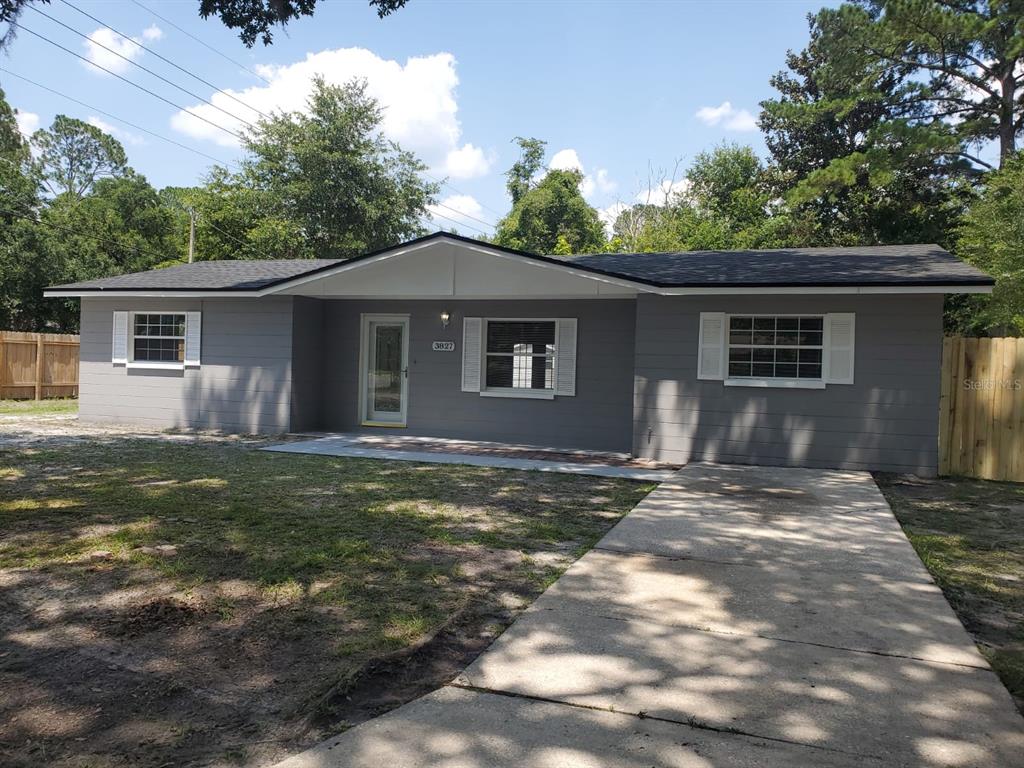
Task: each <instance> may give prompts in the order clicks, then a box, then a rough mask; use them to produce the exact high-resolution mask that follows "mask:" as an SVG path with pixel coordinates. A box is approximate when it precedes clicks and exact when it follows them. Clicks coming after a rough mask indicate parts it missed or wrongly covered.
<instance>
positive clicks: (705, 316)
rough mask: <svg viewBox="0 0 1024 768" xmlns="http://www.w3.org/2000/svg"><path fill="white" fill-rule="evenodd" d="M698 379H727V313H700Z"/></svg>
mask: <svg viewBox="0 0 1024 768" xmlns="http://www.w3.org/2000/svg"><path fill="white" fill-rule="evenodd" d="M697 378H698V379H712V380H716V379H717V380H721V379H723V378H725V313H724V312H701V313H700V338H699V341H698V342H697Z"/></svg>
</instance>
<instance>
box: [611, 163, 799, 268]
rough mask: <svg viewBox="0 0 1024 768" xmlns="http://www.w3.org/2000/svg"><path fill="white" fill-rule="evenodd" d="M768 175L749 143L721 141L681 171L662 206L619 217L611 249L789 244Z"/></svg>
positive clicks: (639, 208) (788, 228)
mask: <svg viewBox="0 0 1024 768" xmlns="http://www.w3.org/2000/svg"><path fill="white" fill-rule="evenodd" d="M767 173H768V171H767V169H766V168H765V167H764V165H763V163H762V162H761V160H760V158H758V156H757V154H756V153H755V152H754V150H753V149H751V148H750V147H746V146H741V145H738V144H723V145H721V146H719V147H716V148H715V149H714V150H712V151H710V152H702V153H700V154H699V155H697V157H696V158H694V161H693V163H692V165H691V166H690V167H689V168H688V169H687V170H686V174H685V177H684V178H685V182H686V183H685V184H684V185H680V186H681V187H682V189H681V190H680V191H678V192H676V193H675V194H673V195H670V196H668V199H667V200H666V201H665V204H664V205H652V204H650V203H641V204H638V205H635V206H633V207H632V208H631V209H627V210H626V211H623V212H622V213H621V214H620V215H619V217H618V219H617V221H616V224H615V231H616V234H617V237H616V238H615V241H614V242H613V247H615V248H616V249H618V250H628V251H633V250H635V251H640V252H650V251H693V250H717V249H730V250H731V249H742V248H776V247H782V246H786V245H790V244H792V242H791V241H792V234H793V233H792V223H791V221H790V217H789V215H788V213H787V211H786V210H785V208H784V207H783V206H781V204H780V203H779V202H778V201H776V200H774V199H773V190H772V186H771V185H770V184H769V183H768V182H767ZM662 186H663V188H671V187H672V185H671V183H669V184H668V185H667V187H666V186H665V183H664V182H663V183H662ZM626 232H630V233H631V238H630V240H629V242H627V241H626V238H624V237H623V235H624V234H625V233H626Z"/></svg>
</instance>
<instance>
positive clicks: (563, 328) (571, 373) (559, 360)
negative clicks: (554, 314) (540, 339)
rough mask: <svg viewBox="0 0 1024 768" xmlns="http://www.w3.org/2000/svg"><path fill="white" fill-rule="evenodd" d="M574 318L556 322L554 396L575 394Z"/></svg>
mask: <svg viewBox="0 0 1024 768" xmlns="http://www.w3.org/2000/svg"><path fill="white" fill-rule="evenodd" d="M576 325H577V323H576V318H575V317H563V318H560V319H559V320H558V324H557V329H556V333H555V394H556V395H568V396H570V397H572V396H574V395H575V394H576Z"/></svg>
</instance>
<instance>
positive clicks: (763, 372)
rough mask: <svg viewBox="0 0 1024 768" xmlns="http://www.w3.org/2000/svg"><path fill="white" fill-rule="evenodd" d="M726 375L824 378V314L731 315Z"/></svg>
mask: <svg viewBox="0 0 1024 768" xmlns="http://www.w3.org/2000/svg"><path fill="white" fill-rule="evenodd" d="M728 323H729V325H728V336H727V337H726V346H727V352H726V366H727V369H726V377H727V378H729V379H781V380H792V379H802V380H808V381H823V380H824V376H823V367H822V366H823V353H824V349H825V316H824V315H729V316H728Z"/></svg>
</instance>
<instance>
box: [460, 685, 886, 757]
mask: <svg viewBox="0 0 1024 768" xmlns="http://www.w3.org/2000/svg"><path fill="white" fill-rule="evenodd" d="M445 687H446V688H458V689H459V690H463V691H470V692H472V693H483V694H491V695H493V696H504V697H506V698H510V699H523V700H526V701H536V702H539V703H542V704H556V705H559V706H563V707H572V708H573V709H585V710H589V711H591V712H607V713H608V714H612V715H622V716H623V717H632V718H634V719H636V720H651V721H653V722H656V723H668V724H669V725H681V726H683V727H685V728H693V729H695V730H698V731H709V732H711V733H717V734H721V735H724V736H742V737H744V738H748V739H760V740H762V741H771V742H775V743H776V744H788V745H790V746H794V747H801V748H804V749H814V750H817V751H819V752H830V753H832V754H838V755H849V756H850V757H859V758H869V759H872V760H882V759H883V756H882V755H873V754H871V753H869V752H851V751H849V750H845V749H838V748H836V747H825V746H822V745H820V744H808V743H807V742H803V741H796V740H794V739H783V738H780V737H778V736H765V735H764V734H760V733H751V732H749V731H744V730H742V729H740V728H729V727H725V726H715V725H711V724H709V723H705V722H702V721H701V720H697V719H696V718H687V719H685V720H677V719H675V718H671V717H662V716H660V715H650V714H647V712H646V711H644V710H640V711H638V712H628V711H626V710H623V709H615V708H613V707H599V706H597V705H595V704H579V703H577V702H572V701H564V700H563V699H552V698H549V697H547V696H535V695H532V694H528V693H517V692H516V691H504V690H501V689H497V688H483V687H480V686H476V685H467V684H465V683H448V684H447V685H446V686H445Z"/></svg>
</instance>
